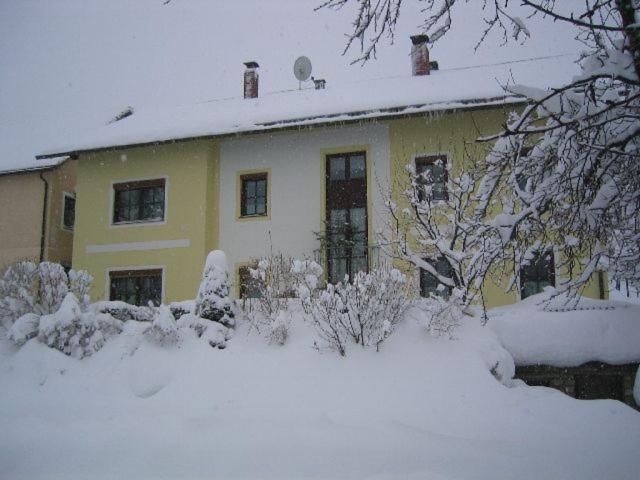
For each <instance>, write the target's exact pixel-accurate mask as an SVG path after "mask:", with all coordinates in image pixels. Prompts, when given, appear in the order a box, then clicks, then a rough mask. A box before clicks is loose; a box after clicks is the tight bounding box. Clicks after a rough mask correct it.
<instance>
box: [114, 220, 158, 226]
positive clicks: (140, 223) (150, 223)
mask: <svg viewBox="0 0 640 480" xmlns="http://www.w3.org/2000/svg"><path fill="white" fill-rule="evenodd" d="M166 223H167V220H166V219H162V220H137V221H134V222H118V223H111V224H109V227H110V228H122V227H144V226H157V225H165V224H166Z"/></svg>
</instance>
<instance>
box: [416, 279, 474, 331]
mask: <svg viewBox="0 0 640 480" xmlns="http://www.w3.org/2000/svg"><path fill="white" fill-rule="evenodd" d="M463 297H464V294H463V292H462V291H461V290H459V289H457V288H454V289H453V290H452V291H451V295H450V296H449V298H443V297H440V296H437V295H432V296H431V297H429V298H423V299H421V300H420V302H419V304H418V306H419V307H420V308H422V309H423V310H424V311H426V312H427V324H426V325H425V326H426V328H427V331H428V332H429V333H431V334H432V335H433V336H436V337H440V336H445V335H446V336H448V337H450V338H451V337H452V336H453V331H454V330H455V329H456V327H458V326H460V324H461V322H462V317H463V315H464V308H465V305H464V298H463Z"/></svg>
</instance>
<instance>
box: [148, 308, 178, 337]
mask: <svg viewBox="0 0 640 480" xmlns="http://www.w3.org/2000/svg"><path fill="white" fill-rule="evenodd" d="M144 336H145V338H147V340H149V341H150V342H152V343H155V344H156V345H160V346H162V347H168V346H173V345H177V344H178V343H179V342H180V333H179V331H178V325H177V323H176V320H175V318H173V314H172V313H171V310H170V309H169V307H167V306H166V305H160V307H158V309H157V312H156V315H155V317H154V318H153V322H152V323H151V326H150V327H149V328H147V329H146V330H145V331H144Z"/></svg>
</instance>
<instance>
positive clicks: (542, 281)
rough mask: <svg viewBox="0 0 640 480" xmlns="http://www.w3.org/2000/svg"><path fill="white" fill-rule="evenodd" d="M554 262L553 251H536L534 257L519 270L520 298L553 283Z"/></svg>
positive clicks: (540, 290) (533, 293)
mask: <svg viewBox="0 0 640 480" xmlns="http://www.w3.org/2000/svg"><path fill="white" fill-rule="evenodd" d="M555 283H556V282H555V264H554V261H553V251H551V250H547V251H545V252H542V253H537V254H536V255H535V258H534V259H533V260H532V261H531V263H529V265H525V266H524V267H522V269H521V270H520V294H521V298H523V299H524V298H527V297H529V296H531V295H535V294H536V293H540V292H542V290H543V289H544V287H549V286H554V285H555Z"/></svg>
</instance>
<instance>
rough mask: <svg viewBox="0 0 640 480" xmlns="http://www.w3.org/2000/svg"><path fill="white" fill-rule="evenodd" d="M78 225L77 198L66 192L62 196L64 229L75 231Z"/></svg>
mask: <svg viewBox="0 0 640 480" xmlns="http://www.w3.org/2000/svg"><path fill="white" fill-rule="evenodd" d="M75 224H76V197H75V195H73V194H71V193H67V192H64V193H63V195H62V228H64V229H65V230H73V228H74V226H75Z"/></svg>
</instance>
